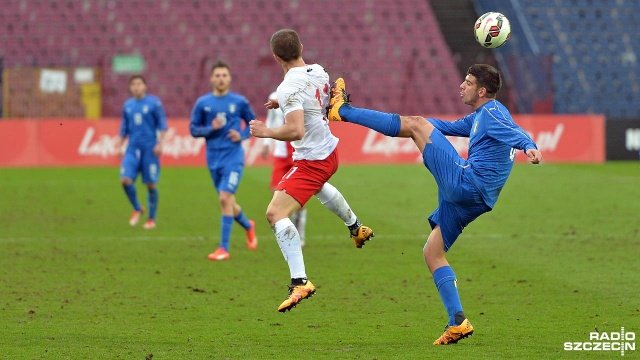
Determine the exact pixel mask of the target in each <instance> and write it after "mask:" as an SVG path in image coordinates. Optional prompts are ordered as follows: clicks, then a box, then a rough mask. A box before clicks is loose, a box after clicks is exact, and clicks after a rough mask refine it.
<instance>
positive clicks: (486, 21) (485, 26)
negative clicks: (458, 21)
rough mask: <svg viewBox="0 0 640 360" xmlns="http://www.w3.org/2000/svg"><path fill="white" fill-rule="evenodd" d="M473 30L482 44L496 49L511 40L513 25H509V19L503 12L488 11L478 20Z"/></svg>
mask: <svg viewBox="0 0 640 360" xmlns="http://www.w3.org/2000/svg"><path fill="white" fill-rule="evenodd" d="M473 31H474V33H475V35H476V41H477V42H479V43H480V45H482V46H484V47H486V48H489V49H495V48H497V47H500V46H502V45H504V43H506V42H507V40H509V37H510V36H511V25H509V19H507V17H506V16H504V15H502V14H501V13H499V12H488V13H486V14H484V15H482V16H480V17H479V18H478V20H476V25H475V26H474V28H473Z"/></svg>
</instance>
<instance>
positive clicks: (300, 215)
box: [262, 92, 307, 246]
mask: <svg viewBox="0 0 640 360" xmlns="http://www.w3.org/2000/svg"><path fill="white" fill-rule="evenodd" d="M269 100H274V101H277V100H278V98H277V93H276V92H272V93H271V95H269ZM266 124H267V127H268V128H271V129H274V128H278V127H280V126H282V125H284V114H283V113H282V110H280V108H277V109H268V110H267V121H266ZM262 140H263V142H262V144H263V145H262V146H263V147H262V158H263V159H267V158H268V157H269V153H272V155H273V170H272V171H271V182H270V183H269V187H270V188H271V191H275V189H276V186H278V183H279V182H280V179H282V177H283V176H284V175H285V174H286V173H287V172H288V171H289V170H291V168H292V167H293V146H291V144H290V143H289V142H287V141H280V140H274V139H271V138H264V139H262ZM291 221H292V222H293V224H294V225H295V227H296V229H298V233H300V245H301V246H304V245H305V233H306V231H305V230H306V227H307V208H306V207H302V208H301V209H300V210H298V211H296V212H294V213H293V214H291Z"/></svg>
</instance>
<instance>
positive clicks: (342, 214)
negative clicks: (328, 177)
mask: <svg viewBox="0 0 640 360" xmlns="http://www.w3.org/2000/svg"><path fill="white" fill-rule="evenodd" d="M316 197H317V198H318V200H320V202H321V203H322V205H324V207H326V208H327V209H329V210H331V212H332V213H334V214H336V215H338V217H339V218H340V219H342V221H344V224H345V225H347V226H349V225H353V224H355V222H356V220H357V219H358V218H357V217H356V214H354V213H353V211H352V210H351V208H350V207H349V204H347V200H345V198H344V196H342V194H341V193H340V191H338V189H336V188H335V187H334V186H333V185H331V184H329V183H324V185H323V186H322V189H320V191H318V193H317V194H316Z"/></svg>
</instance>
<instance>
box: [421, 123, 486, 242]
mask: <svg viewBox="0 0 640 360" xmlns="http://www.w3.org/2000/svg"><path fill="white" fill-rule="evenodd" d="M429 138H430V139H431V143H427V145H426V146H425V148H424V152H423V153H422V160H423V162H424V165H425V166H426V167H427V169H429V171H430V172H431V174H432V175H433V177H434V178H435V180H436V183H437V184H438V208H437V209H436V210H435V211H434V212H433V213H432V214H431V215H429V224H430V225H431V228H432V229H433V228H434V227H436V225H439V226H440V230H441V231H442V238H443V240H444V250H445V251H449V248H451V246H453V243H454V242H455V241H456V239H457V238H458V236H460V234H461V233H462V229H464V228H465V226H467V225H469V223H470V222H471V221H473V220H475V218H477V217H478V216H480V215H482V214H484V213H486V212H489V211H491V208H490V207H489V206H487V205H486V204H485V202H484V200H483V199H482V196H481V195H480V192H479V191H478V190H477V189H476V188H475V186H474V185H473V181H472V179H471V177H472V176H474V175H473V172H472V170H471V168H470V165H469V164H468V163H467V160H465V159H463V158H461V157H460V155H458V152H457V151H456V149H455V148H454V147H453V145H451V143H450V142H449V140H447V138H446V137H444V135H442V133H441V132H440V130H438V129H434V130H433V132H432V133H431V136H430V137H429Z"/></svg>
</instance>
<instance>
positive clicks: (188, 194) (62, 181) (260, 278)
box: [0, 162, 640, 359]
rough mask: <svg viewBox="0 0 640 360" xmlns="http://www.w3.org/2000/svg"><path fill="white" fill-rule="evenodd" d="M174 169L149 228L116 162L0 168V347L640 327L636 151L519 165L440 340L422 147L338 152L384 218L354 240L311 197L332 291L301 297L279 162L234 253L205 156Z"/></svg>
mask: <svg viewBox="0 0 640 360" xmlns="http://www.w3.org/2000/svg"><path fill="white" fill-rule="evenodd" d="M162 171H163V173H162V181H161V183H160V187H159V189H160V206H159V215H158V228H157V229H156V230H154V231H144V230H142V229H141V228H140V227H137V228H130V227H129V225H128V224H127V221H128V216H129V214H130V208H129V206H128V205H127V202H126V198H125V195H124V193H123V192H122V189H121V187H120V185H119V183H118V174H117V169H114V168H83V169H78V168H72V169H69V168H65V169H0V198H1V201H0V255H1V260H0V263H1V266H0V319H1V321H0V354H1V355H0V357H1V358H3V359H4V358H8V359H116V358H120V359H144V358H145V357H150V356H151V355H150V354H152V355H153V358H154V359H209V358H211V359H223V358H229V359H267V358H268V359H294V358H309V359H338V358H339V359H425V358H434V359H436V358H442V359H445V358H446V359H448V358H470V359H500V358H502V359H507V358H510V359H525V358H531V359H551V358H568V359H573V358H578V357H580V358H582V357H586V358H604V357H606V358H611V357H619V356H620V354H619V353H617V352H588V353H586V352H566V351H564V350H563V343H564V342H577V341H587V340H588V333H589V332H591V331H594V329H596V328H597V329H599V330H600V331H619V330H620V327H621V326H625V328H626V330H627V331H634V332H636V334H639V335H640V303H639V299H640V261H639V260H638V255H639V254H640V245H639V244H640V243H639V241H638V237H639V232H640V221H639V220H638V214H639V213H640V211H639V210H640V206H639V205H638V204H639V203H640V186H638V172H639V171H640V166H639V165H638V163H635V162H634V163H631V162H629V163H610V164H606V165H553V164H544V165H541V166H531V165H516V167H515V168H514V171H513V173H512V176H511V179H510V180H509V182H508V183H507V186H506V187H505V188H504V190H503V193H502V195H501V199H500V200H499V201H498V204H497V206H496V209H495V210H494V211H493V212H491V213H488V214H486V215H483V216H481V217H480V218H479V219H478V220H476V221H475V222H474V223H472V224H471V225H470V226H469V227H468V228H467V229H466V230H465V232H464V233H463V235H462V236H461V237H460V238H459V240H458V242H457V243H456V244H455V246H454V247H453V249H452V250H451V252H450V253H449V255H448V259H449V261H450V263H451V264H452V266H453V267H454V269H455V271H456V273H457V275H458V278H459V283H460V284H459V285H460V286H459V289H460V293H461V297H462V302H463V305H464V307H465V312H466V314H467V315H468V317H469V319H470V320H471V322H472V323H473V324H474V326H475V328H476V333H475V334H474V335H473V336H472V337H470V338H469V339H466V340H464V341H461V342H460V343H459V344H457V345H454V346H447V347H435V346H432V345H431V343H432V342H433V340H434V339H435V338H437V337H438V336H439V335H440V334H441V332H442V330H443V328H444V325H445V323H446V313H445V311H444V308H443V306H442V304H441V302H440V298H439V296H438V294H437V292H436V290H435V287H434V285H433V283H432V279H431V277H430V275H429V273H428V271H427V269H426V267H425V265H424V260H423V259H422V246H423V245H424V242H425V239H426V236H427V233H428V224H427V221H426V218H427V216H428V214H429V213H430V212H431V211H432V210H433V208H434V207H435V205H436V189H435V183H434V181H433V179H432V178H431V177H430V175H429V173H428V172H427V171H426V169H424V168H423V167H422V166H420V165H403V166H343V167H341V169H340V170H339V171H338V173H337V174H336V175H335V176H334V178H333V179H332V183H333V184H334V185H336V186H337V187H338V188H339V189H340V190H341V191H342V192H343V194H345V196H346V197H347V199H348V201H349V202H350V204H351V205H352V207H353V208H354V210H355V211H356V213H357V215H358V216H359V218H360V219H361V220H362V221H363V222H364V223H365V224H367V225H369V226H371V227H373V228H374V230H375V231H376V234H377V236H376V237H375V239H374V240H373V241H371V242H370V243H369V244H368V245H367V246H365V247H364V248H363V249H356V248H355V247H354V246H353V244H352V242H351V240H350V239H349V238H348V234H347V231H346V229H345V227H344V225H343V224H341V222H340V220H339V219H338V218H336V217H335V216H334V215H333V214H331V213H330V212H328V211H327V210H325V209H324V208H322V206H321V205H320V204H319V202H318V201H317V200H316V199H312V200H311V201H310V204H309V218H308V228H307V232H308V239H307V244H308V245H307V247H306V248H305V249H304V255H305V260H306V265H307V273H308V275H309V277H310V279H312V281H313V282H314V283H315V284H316V286H317V287H318V291H317V294H316V296H315V297H313V298H312V299H310V300H305V301H304V302H303V303H302V304H301V305H300V306H298V307H297V308H295V309H293V311H292V312H290V313H286V314H281V313H278V312H277V311H276V308H277V306H278V305H279V304H280V302H281V301H282V300H284V298H285V296H286V293H287V288H286V284H287V283H288V268H287V266H286V263H285V261H284V260H283V258H282V254H281V253H280V250H279V249H278V246H277V244H276V241H275V239H274V236H273V234H272V233H271V231H270V229H269V227H268V225H267V223H266V220H265V219H264V213H265V209H266V206H267V204H268V202H269V200H270V193H269V190H268V189H267V186H268V185H267V184H268V178H269V169H268V168H249V169H246V172H245V175H244V178H243V180H242V185H241V188H240V191H239V193H238V200H239V203H240V204H241V205H242V206H243V208H244V210H245V212H246V213H247V215H249V216H250V217H252V218H254V219H256V221H257V223H258V235H259V237H260V247H259V249H258V251H255V252H252V251H249V250H247V248H246V246H245V244H244V234H243V232H242V231H241V229H240V227H239V226H235V227H234V232H233V238H232V243H231V256H232V257H231V260H230V261H228V262H222V263H215V262H210V261H208V260H206V255H207V254H208V253H209V252H211V251H212V250H214V249H215V247H216V245H217V242H218V241H219V235H218V233H219V209H218V205H217V198H216V196H215V194H214V191H213V187H212V185H211V182H210V180H209V175H208V172H207V171H206V170H205V169H203V168H164V169H163V170H162ZM138 189H139V191H138V196H139V198H140V199H141V200H142V202H143V203H146V192H145V191H144V189H143V188H142V187H138ZM638 342H640V341H638ZM637 355H638V351H635V352H627V353H626V354H625V358H627V357H635V356H637Z"/></svg>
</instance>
